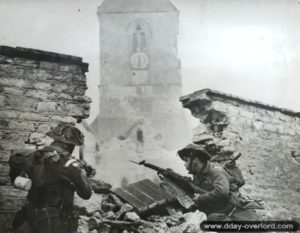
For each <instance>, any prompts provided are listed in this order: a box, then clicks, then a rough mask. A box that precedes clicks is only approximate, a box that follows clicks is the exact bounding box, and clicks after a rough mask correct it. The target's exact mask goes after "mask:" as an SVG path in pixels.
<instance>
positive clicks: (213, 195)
mask: <svg viewBox="0 0 300 233" xmlns="http://www.w3.org/2000/svg"><path fill="white" fill-rule="evenodd" d="M178 155H179V157H180V158H181V159H182V160H183V161H184V162H185V167H186V169H187V170H188V172H189V173H190V174H191V175H192V179H191V178H189V177H184V176H181V175H179V174H177V173H176V172H174V171H172V170H171V169H163V168H160V167H158V166H155V165H153V164H149V163H146V162H145V161H141V162H139V163H137V164H139V165H143V166H145V167H148V168H150V169H153V170H155V171H157V172H158V174H159V175H162V176H165V177H167V178H169V179H170V180H172V181H174V182H175V183H176V184H177V185H178V186H180V187H181V188H182V189H184V190H185V191H186V192H187V193H189V194H190V196H191V197H192V198H193V201H194V206H195V207H197V208H198V209H199V210H200V211H202V212H204V213H206V214H207V216H208V220H211V221H213V220H233V221H243V220H245V221H246V220H247V221H248V220H250V221H251V220H258V216H257V214H256V212H255V211H254V210H253V208H251V209H250V208H246V206H245V204H244V203H242V202H241V201H240V199H239V196H238V195H236V193H237V192H236V191H235V192H233V191H232V190H231V189H230V181H232V180H233V179H231V178H230V175H229V174H228V173H227V172H226V171H225V170H224V169H223V168H221V167H215V166H213V164H212V163H211V162H210V158H211V155H210V154H209V153H208V152H207V151H206V150H205V149H204V148H203V147H201V146H199V145H197V144H189V145H187V146H186V147H184V148H183V149H181V150H179V151H178ZM239 156H240V155H238V156H237V157H236V159H237V158H238V157H239ZM236 159H235V160H236ZM235 160H234V161H233V162H234V163H235ZM135 163H136V162H135Z"/></svg>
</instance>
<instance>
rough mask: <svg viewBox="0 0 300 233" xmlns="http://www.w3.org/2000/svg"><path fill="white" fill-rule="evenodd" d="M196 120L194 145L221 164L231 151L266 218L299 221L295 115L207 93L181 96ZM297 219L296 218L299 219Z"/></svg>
mask: <svg viewBox="0 0 300 233" xmlns="http://www.w3.org/2000/svg"><path fill="white" fill-rule="evenodd" d="M180 101H181V102H182V104H183V107H185V108H188V109H190V110H191V113H192V115H193V116H194V117H196V118H198V119H199V120H200V122H199V125H198V127H196V128H195V129H194V132H193V134H194V136H193V141H194V142H196V143H199V144H202V145H204V146H205V147H206V148H207V149H208V150H210V151H211V152H212V153H213V154H214V155H215V157H214V158H213V159H214V160H215V161H217V160H218V161H225V160H227V159H229V158H230V157H232V156H233V154H234V153H235V152H241V153H242V156H241V158H240V159H239V160H238V161H237V164H238V166H240V168H241V169H242V172H243V175H244V176H245V179H246V185H245V186H244V187H243V189H242V191H244V192H245V193H246V194H247V195H249V196H250V197H252V198H255V199H262V200H263V201H264V202H265V207H266V209H265V210H263V211H260V213H261V214H262V215H263V216H264V217H266V218H275V219H287V218H299V216H300V202H299V200H300V179H299V178H300V163H299V162H300V157H299V156H298V155H299V151H300V143H299V141H300V113H297V112H293V111H289V110H286V109H280V108H278V107H275V106H270V105H266V104H262V103H259V102H256V101H250V100H245V99H242V98H239V97H235V96H232V95H228V94H224V93H220V92H217V91H214V90H210V89H204V90H200V91H197V92H194V93H192V94H190V95H186V96H183V97H181V99H180ZM298 220H299V219H298Z"/></svg>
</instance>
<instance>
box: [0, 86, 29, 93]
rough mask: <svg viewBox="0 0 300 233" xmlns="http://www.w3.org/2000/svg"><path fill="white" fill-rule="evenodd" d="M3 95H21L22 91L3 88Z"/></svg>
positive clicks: (13, 88)
mask: <svg viewBox="0 0 300 233" xmlns="http://www.w3.org/2000/svg"><path fill="white" fill-rule="evenodd" d="M3 93H5V94H9V95H23V94H24V89H20V88H15V87H3Z"/></svg>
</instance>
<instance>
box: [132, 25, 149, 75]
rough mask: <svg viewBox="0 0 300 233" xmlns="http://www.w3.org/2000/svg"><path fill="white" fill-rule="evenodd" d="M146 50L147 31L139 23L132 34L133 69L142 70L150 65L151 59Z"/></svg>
mask: <svg viewBox="0 0 300 233" xmlns="http://www.w3.org/2000/svg"><path fill="white" fill-rule="evenodd" d="M146 51H147V40H146V33H145V31H144V30H143V28H142V25H141V24H137V25H136V26H135V30H134V32H133V34H132V55H131V58H130V63H131V66H132V68H133V69H136V70H142V69H146V68H147V67H148V64H149V59H148V56H147V54H146Z"/></svg>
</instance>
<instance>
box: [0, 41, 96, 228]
mask: <svg viewBox="0 0 300 233" xmlns="http://www.w3.org/2000/svg"><path fill="white" fill-rule="evenodd" d="M87 71H88V64H87V63H83V62H82V58H80V57H74V56H69V55H64V54H58V53H51V52H45V51H40V50H33V49H27V48H19V47H17V48H12V47H7V46H0V226H1V227H0V228H1V230H0V231H4V232H5V227H6V226H7V225H8V224H9V221H10V216H11V215H12V214H13V213H14V212H15V211H16V210H17V209H18V208H20V206H21V205H22V203H23V202H24V195H26V193H24V192H22V191H19V190H16V189H13V187H12V186H11V183H10V180H9V177H8V172H9V167H8V159H9V156H10V154H11V150H16V149H34V146H32V144H28V143H34V142H35V141H36V140H37V139H38V138H41V137H43V136H44V134H45V133H46V132H47V131H48V130H49V129H50V128H51V127H52V126H55V125H57V124H58V123H60V122H72V123H76V122H79V121H80V120H81V119H83V118H87V117H88V116H89V108H90V106H89V103H90V102H91V100H90V99H89V98H88V97H87V96H85V91H86V89H87V86H86V77H85V72H87Z"/></svg>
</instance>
